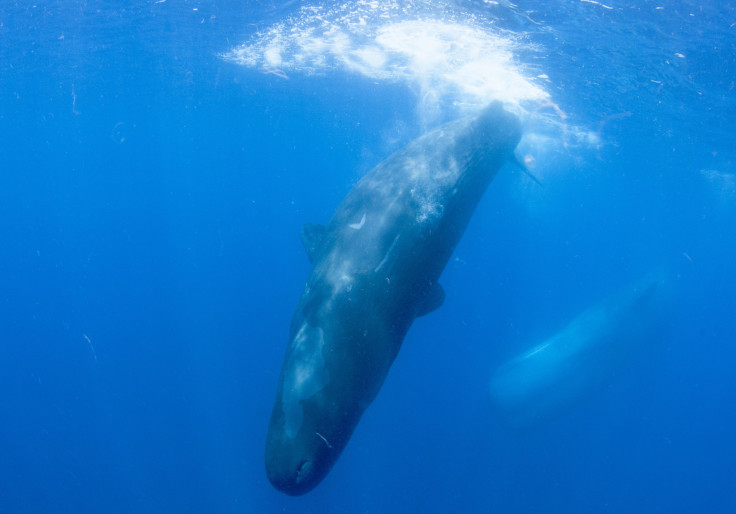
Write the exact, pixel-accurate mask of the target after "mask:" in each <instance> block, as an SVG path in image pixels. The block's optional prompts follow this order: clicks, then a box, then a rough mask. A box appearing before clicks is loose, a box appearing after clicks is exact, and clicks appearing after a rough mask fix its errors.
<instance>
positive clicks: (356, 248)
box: [266, 103, 521, 495]
mask: <svg viewBox="0 0 736 514" xmlns="http://www.w3.org/2000/svg"><path fill="white" fill-rule="evenodd" d="M520 134H521V129H520V124H519V121H518V119H517V118H516V117H515V116H514V115H512V114H511V113H509V112H507V111H505V110H504V109H503V108H502V106H501V105H500V103H493V104H491V105H489V106H488V107H486V108H485V109H484V110H483V111H482V112H481V113H480V114H479V115H477V116H474V117H469V118H464V119H460V120H457V121H454V122H451V123H448V124H445V125H442V126H440V127H439V128H437V129H435V130H433V131H431V132H429V133H427V134H425V135H424V136H422V137H420V138H418V139H416V140H415V141H413V142H411V143H409V145H407V146H406V147H404V148H403V149H401V150H399V151H397V152H396V153H394V154H393V155H391V156H390V157H388V158H387V159H386V160H385V161H383V162H382V163H380V164H379V165H378V166H376V167H375V168H374V169H373V170H371V171H370V172H369V173H368V174H367V175H366V176H365V177H363V178H362V179H361V180H360V181H359V182H358V184H357V185H356V186H355V187H354V188H353V189H352V190H351V191H350V192H349V193H348V195H347V196H346V197H345V199H344V200H343V201H342V203H341V204H340V205H339V206H338V207H337V210H336V211H335V213H334V215H333V217H332V219H331V220H330V222H329V224H328V225H327V226H326V227H321V226H315V225H306V226H305V227H304V229H303V230H302V240H303V242H304V245H305V248H306V249H307V253H308V255H309V258H310V259H311V261H312V269H311V271H310V274H309V277H308V279H307V283H306V285H305V287H304V292H303V293H302V296H301V299H300V301H299V304H298V306H297V309H296V312H295V314H294V318H293V320H292V323H291V332H290V342H289V345H288V348H287V350H286V355H285V357H284V362H283V367H282V370H281V376H280V379H279V385H278V391H277V393H276V401H275V403H274V407H273V412H272V414H271V422H270V425H269V428H268V435H267V441H266V472H267V475H268V478H269V480H270V481H271V483H272V484H273V485H274V486H275V487H276V488H277V489H279V490H280V491H283V492H284V493H286V494H290V495H300V494H304V493H306V492H308V491H310V490H311V489H312V488H314V487H315V486H316V485H317V484H319V483H320V482H321V481H322V479H323V478H324V477H325V476H326V475H327V473H328V472H329V470H330V469H331V468H332V466H333V464H334V463H335V461H336V460H337V458H338V457H339V455H340V453H341V452H342V450H343V449H344V447H345V445H346V444H347V442H348V439H349V438H350V436H351V434H352V433H353V430H354V429H355V427H356V425H357V423H358V421H359V420H360V417H361V415H362V414H363V412H364V411H365V409H366V408H367V407H368V405H369V404H370V403H371V402H372V401H373V399H374V398H375V396H376V394H377V393H378V390H379V389H380V388H381V385H382V384H383V381H384V379H385V378H386V374H387V373H388V370H389V367H390V366H391V363H392V362H393V361H394V359H395V358H396V355H397V354H398V352H399V348H400V347H401V343H402V341H403V339H404V336H405V335H406V332H407V331H408V330H409V327H410V326H411V324H412V322H413V321H414V318H416V317H417V316H421V315H423V314H426V313H428V312H431V311H432V310H434V309H436V308H437V307H439V306H440V305H441V304H442V301H443V299H444V292H443V290H442V288H441V287H440V286H439V284H437V279H438V278H439V276H440V273H441V272H442V270H443V268H444V267H445V264H447V261H448V259H449V258H450V256H451V254H452V252H453V250H454V248H455V245H456V244H457V242H458V240H459V239H460V237H461V236H462V234H463V232H464V230H465V227H466V226H467V223H468V221H469V220H470V217H471V216H472V214H473V211H474V210H475V207H476V205H477V204H478V201H479V200H480V198H481V196H482V195H483V192H484V191H485V190H486V188H487V186H488V184H489V183H490V182H491V180H492V179H493V177H494V176H495V174H496V172H497V171H498V170H499V168H500V167H501V166H502V165H503V164H504V162H505V161H506V160H507V159H508V158H509V157H510V156H512V155H513V151H514V148H515V147H516V145H517V143H518V142H519V139H520Z"/></svg>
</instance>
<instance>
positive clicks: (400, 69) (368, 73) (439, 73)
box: [223, 1, 549, 109]
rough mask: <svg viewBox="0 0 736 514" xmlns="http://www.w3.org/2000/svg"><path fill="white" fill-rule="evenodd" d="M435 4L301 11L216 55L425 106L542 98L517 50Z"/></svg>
mask: <svg viewBox="0 0 736 514" xmlns="http://www.w3.org/2000/svg"><path fill="white" fill-rule="evenodd" d="M448 7H449V4H443V3H441V2H421V3H420V2H417V3H415V2H411V1H404V2H368V1H356V2H349V3H346V4H343V5H340V6H337V7H331V8H327V7H324V6H308V7H303V8H302V9H301V10H300V11H299V12H298V14H297V15H296V16H294V17H291V18H289V19H287V20H285V21H283V22H280V23H277V24H275V25H273V26H271V27H270V28H268V29H267V30H265V31H262V32H259V33H257V34H255V35H254V36H253V37H252V38H251V39H250V40H249V41H248V42H246V43H244V44H242V45H240V46H237V47H235V48H233V49H232V50H231V51H229V52H228V53H226V54H225V55H223V57H224V58H225V59H227V60H230V61H233V62H236V63H238V64H241V65H244V66H248V67H252V68H258V69H262V70H264V71H277V72H280V73H282V74H285V73H286V74H292V73H295V74H298V73H302V74H324V73H328V72H330V71H336V70H343V71H348V72H351V73H355V74H358V75H361V76H364V77H366V78H369V79H372V80H379V81H387V82H394V83H396V82H398V83H405V84H407V85H408V86H410V87H411V88H412V89H414V90H415V91H416V92H417V94H418V97H419V98H420V99H422V101H424V102H426V101H427V99H428V98H429V99H433V101H434V102H444V103H446V104H455V105H459V106H465V107H466V108H468V109H471V108H473V107H477V106H481V105H485V104H486V103H488V102H489V101H490V100H501V101H503V102H505V103H506V104H507V105H509V106H511V107H517V108H518V107H520V106H521V105H522V104H524V103H526V102H543V101H546V100H547V99H548V98H549V95H548V94H547V92H546V91H545V90H544V89H543V88H542V87H541V86H540V85H539V84H538V83H537V82H539V81H540V80H539V79H538V78H537V75H538V74H539V73H529V74H528V75H529V76H526V75H525V74H524V73H523V69H522V68H523V67H522V66H521V65H520V64H519V63H517V62H516V61H515V58H514V51H515V50H516V49H517V48H519V46H520V45H521V43H520V42H519V41H517V40H516V38H515V36H514V35H513V34H510V33H502V32H501V31H499V30H492V27H491V24H490V23H489V22H485V24H481V23H479V22H478V21H477V20H476V19H475V17H474V16H473V15H471V14H468V13H462V12H452V13H449V14H448V11H449V8H448Z"/></svg>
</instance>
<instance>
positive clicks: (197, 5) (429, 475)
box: [0, 0, 736, 513]
mask: <svg viewBox="0 0 736 514" xmlns="http://www.w3.org/2000/svg"><path fill="white" fill-rule="evenodd" d="M734 41H736V7H734V6H733V5H731V3H730V2H722V3H716V2H709V3H707V4H705V5H702V4H700V3H697V2H691V1H685V2H676V3H675V2H653V1H641V2H619V1H603V2H596V1H592V0H582V1H579V2H559V1H542V2H538V1H535V2H531V1H519V2H516V3H515V4H514V3H510V2H506V1H502V0H499V1H498V2H495V1H493V2H491V1H483V2H462V1H455V2H451V1H446V2H440V1H432V2H411V1H406V2H401V1H398V2H366V1H360V0H359V1H357V2H353V3H337V4H308V3H302V2H286V3H275V2H266V1H262V2H260V1H252V2H251V1H248V2H227V3H224V4H223V3H222V2H213V1H184V0H182V1H175V0H164V1H161V0H159V1H149V2H132V3H129V4H127V6H126V7H120V6H117V5H114V4H113V3H110V2H86V1H78V0H72V1H65V2H60V1H47V2H43V1H39V2H37V3H35V4H33V3H21V2H5V3H3V4H2V5H0V43H1V44H0V163H1V164H0V219H1V220H2V221H0V240H2V244H1V245H0V305H1V306H2V308H1V309H0V337H1V338H2V339H1V340H0V390H2V391H3V393H1V394H0V459H1V460H0V462H1V463H2V464H0V512H2V513H5V512H7V513H35V512H44V513H46V512H75V513H81V512H90V513H96V512H145V513H148V512H151V513H153V512H336V513H337V512H339V513H344V512H397V513H398V512H550V513H551V512H565V513H571V512H586V513H587V512H668V513H671V512H724V513H725V512H734V511H736V499H735V498H734V495H733V492H732V487H733V484H734V482H735V481H736V443H734V442H733V437H732V434H733V432H734V429H736V410H734V409H733V403H734V400H736V395H735V394H734V393H735V392H736V375H734V373H733V371H732V365H731V363H732V362H733V360H734V358H735V357H736V350H734V346H733V344H734V342H736V326H735V325H734V319H735V318H736V270H735V268H734V262H736V260H735V259H736V223H734V222H735V221H736V169H735V168H734V164H735V162H736V155H735V154H734V145H735V143H736V138H735V137H734V135H735V134H736V131H735V129H734V126H733V120H734V119H736V92H735V91H734V83H735V81H736V57H735V56H736V45H735V43H734ZM494 98H499V99H501V100H502V101H503V102H504V103H505V105H507V107H508V108H509V109H511V110H513V111H514V112H516V113H517V114H518V115H519V117H520V118H521V119H522V123H523V126H524V134H525V135H524V139H523V140H522V143H521V144H520V147H519V155H520V156H521V157H522V158H523V159H524V160H525V161H526V162H527V164H528V165H529V167H530V169H531V171H532V172H533V173H534V174H535V175H536V176H537V177H538V178H539V179H540V181H541V182H542V183H543V186H542V187H540V186H538V185H537V184H535V183H534V182H532V181H531V180H529V179H528V178H527V177H526V176H525V175H524V174H522V173H520V172H519V169H518V168H517V167H515V166H511V165H510V166H506V167H505V168H504V169H502V170H501V172H500V173H499V175H498V176H497V177H496V179H495V180H494V182H493V183H492V185H491V187H490V189H489V190H488V191H487V193H486V195H485V197H484V199H483V201H482V203H481V205H480V206H479V208H478V209H477V211H476V213H475V215H474V217H473V220H472V222H471V224H470V226H469V227H468V229H467V231H466V233H465V235H464V237H463V239H462V241H461V243H460V245H459V246H458V247H457V249H456V252H455V256H454V257H453V259H452V260H451V262H450V263H449V264H448V266H447V268H446V269H445V272H444V274H443V276H442V284H443V286H444V289H445V291H446V293H447V298H446V300H445V304H444V305H443V306H442V307H441V308H440V309H439V310H437V311H435V312H434V313H432V314H431V315H429V316H426V317H424V318H420V319H418V320H417V321H416V322H415V324H414V326H413V327H412V329H411V331H410V332H409V335H408V336H407V338H406V340H405V341H404V345H403V347H402V350H401V352H400V354H399V357H398V358H397V360H396V361H395V363H394V365H393V367H392V369H391V372H390V373H389V376H388V379H387V380H386V382H385V384H384V386H383V388H382V390H381V392H380V394H379V395H378V398H377V399H376V401H375V402H374V403H373V404H372V405H371V407H370V408H369V409H368V410H367V411H366V414H365V415H364V417H363V419H362V420H361V423H360V424H359V426H358V428H357V430H356V432H355V434H354V435H353V437H352V440H351V441H350V443H349V444H348V447H347V449H346V450H345V452H344V454H343V455H342V457H341V458H340V460H339V461H338V463H337V464H336V466H335V468H334V469H333V470H332V472H331V474H330V475H329V476H328V477H327V479H326V480H325V481H324V483H322V484H321V485H320V486H319V487H318V488H317V489H315V490H314V491H313V492H311V493H309V494H308V495H306V496H304V497H299V498H291V497H287V496H284V495H283V494H281V493H279V492H278V491H276V490H275V489H273V488H272V487H271V485H270V484H269V482H268V480H267V478H266V475H265V472H264V464H263V451H264V442H265V434H266V429H267V425H268V419H269V416H270V410H271V407H272V404H273V400H274V395H275V390H276V385H277V380H278V374H279V371H280V366H281V362H282V358H283V354H284V350H285V348H286V344H287V342H288V330H289V323H290V320H291V316H292V313H293V310H294V308H295V306H296V303H297V301H298V299H299V295H300V292H301V289H302V287H303V284H304V280H305V278H306V276H307V273H308V270H309V262H308V259H307V257H306V254H305V252H304V250H303V248H302V245H301V242H300V239H299V230H300V227H301V226H302V224H303V223H305V222H315V223H316V222H321V223H326V222H327V221H328V220H329V217H330V216H331V213H332V212H333V210H334V208H335V207H336V206H337V205H338V203H339V202H340V200H341V199H342V198H343V197H344V195H345V194H346V193H347V191H348V190H349V189H350V188H351V187H352V186H353V185H354V184H355V183H356V182H357V180H358V179H359V178H360V177H361V176H362V175H363V174H364V173H366V172H367V171H368V170H370V169H371V168H372V167H373V166H374V165H376V164H377V163H378V162H380V161H381V160H382V159H383V158H385V157H386V156H388V155H389V154H390V153H391V152H392V151H394V150H396V149H398V148H400V147H401V146H402V145H404V144H406V143H407V142H409V141H410V140H411V139H412V138H414V137H416V136H418V135H420V134H421V133H422V132H424V131H425V130H427V129H428V128H431V127H433V126H435V125H438V124H439V123H441V122H443V121H446V120H449V119H453V118H455V117H458V116H460V115H464V114H467V113H469V112H472V111H473V110H474V109H476V108H477V107H479V106H480V105H482V104H483V103H485V102H487V101H490V100H492V99H494ZM655 268H657V269H659V268H666V269H667V270H668V271H669V272H670V273H671V276H672V279H671V282H672V283H671V287H672V291H673V300H672V307H671V310H672V316H671V319H670V321H669V324H668V328H667V330H666V331H664V332H663V333H662V335H661V340H659V341H656V342H655V343H654V344H653V345H652V346H651V347H648V348H643V349H642V351H641V355H636V356H635V358H633V359H631V362H630V364H629V365H628V366H627V367H625V368H624V369H622V370H621V371H620V372H619V376H617V377H616V379H615V380H613V381H612V382H611V383H610V384H609V385H608V386H607V387H606V388H605V389H604V390H602V391H599V392H598V393H597V394H595V395H594V396H591V397H590V398H588V399H587V400H586V401H585V402H582V403H581V404H580V405H578V406H576V407H575V408H574V409H572V410H570V411H569V412H565V413H561V414H560V416H558V417H556V418H555V419H553V420H551V421H549V422H548V423H546V424H544V425H542V426H539V427H536V428H534V429H532V430H528V431H522V432H514V431H511V430H508V429H506V428H504V426H503V425H502V424H501V423H500V422H499V420H498V419H497V416H496V415H495V414H494V411H493V408H492V406H491V404H490V399H489V395H488V382H489V379H490V377H491V376H492V374H493V371H494V370H495V369H496V368H497V367H498V366H499V365H501V364H502V363H503V362H505V361H507V360H508V359H510V358H512V357H513V356H515V355H517V354H519V353H521V352H523V351H525V350H526V349H528V348H529V347H531V346H532V345H533V344H536V343H537V342H540V341H542V340H544V339H545V338H547V337H549V336H550V335H552V334H554V333H555V332H556V331H558V330H560V329H561V328H562V327H564V326H565V324H566V323H567V322H569V321H570V320H571V319H573V318H574V317H575V316H576V315H577V314H578V313H579V312H580V311H582V310H584V309H586V308H588V307H589V306H590V305H592V304H594V303H596V302H597V301H599V300H600V298H602V297H605V296H606V295H607V294H608V293H610V292H611V291H612V290H615V289H616V288H617V287H619V286H621V285H623V284H626V283H628V282H630V281H632V280H635V279H637V278H639V277H641V276H642V275H644V274H646V273H648V272H650V271H651V270H652V269H655Z"/></svg>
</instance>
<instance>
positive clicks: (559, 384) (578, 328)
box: [490, 273, 670, 428]
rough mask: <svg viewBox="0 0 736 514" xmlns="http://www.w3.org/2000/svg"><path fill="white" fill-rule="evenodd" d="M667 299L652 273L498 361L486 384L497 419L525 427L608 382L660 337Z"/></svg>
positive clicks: (660, 277) (664, 284) (661, 278)
mask: <svg viewBox="0 0 736 514" xmlns="http://www.w3.org/2000/svg"><path fill="white" fill-rule="evenodd" d="M669 301H670V298H669V287H667V282H666V281H665V280H664V275H662V274H659V273H654V274H652V275H650V276H647V277H645V278H644V279H641V280H639V281H638V282H635V283H633V284H629V285H628V286H627V287H625V288H623V289H621V290H620V291H618V292H617V293H615V294H613V295H612V296H610V297H608V298H606V299H605V300H604V301H603V302H601V303H600V304H598V305H596V306H594V307H592V308H590V309H588V310H586V311H584V312H583V313H581V314H579V315H578V316H577V317H576V318H575V319H573V320H572V321H571V322H570V323H569V324H568V325H567V326H566V327H565V328H564V329H562V330H561V331H560V332H558V333H557V334H555V335H554V336H552V337H550V338H549V339H547V340H545V341H544V342H542V343H540V344H538V345H536V346H534V347H533V348H532V349H530V350H528V351H526V352H524V353H522V354H521V355H519V356H517V357H515V358H513V359H511V360H510V361H508V362H507V363H506V364H503V365H502V366H501V367H499V368H498V370H497V371H496V373H495V374H494V375H493V377H492V378H491V383H490V393H491V399H492V400H493V404H494V406H495V409H496V412H497V413H498V414H499V416H500V418H501V419H502V421H503V422H504V423H505V424H506V425H507V426H509V427H511V428H530V427H532V426H535V425H538V424H540V423H542V422H545V421H548V420H549V419H551V418H553V417H555V416H556V415H558V414H560V413H563V412H565V411H567V410H568V409H569V408H571V407H573V406H574V405H576V404H577V403H578V402H580V401H581V400H584V399H585V398H587V397H588V396H590V395H592V394H593V393H595V392H596V391H598V390H599V389H600V388H601V387H603V386H605V385H606V384H608V383H609V382H610V381H611V380H612V379H613V378H614V376H615V374H616V373H617V372H618V371H619V370H620V369H621V368H622V366H624V365H625V364H626V363H627V362H628V361H629V359H631V358H632V357H633V356H635V355H637V354H640V353H642V352H644V351H646V350H647V349H648V348H650V347H651V346H652V345H653V344H654V343H655V342H656V341H659V340H661V339H662V338H663V333H664V326H665V322H666V320H667V312H668V306H669Z"/></svg>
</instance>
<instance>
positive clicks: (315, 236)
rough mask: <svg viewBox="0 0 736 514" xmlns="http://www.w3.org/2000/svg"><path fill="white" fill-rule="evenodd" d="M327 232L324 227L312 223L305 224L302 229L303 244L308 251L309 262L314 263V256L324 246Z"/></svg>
mask: <svg viewBox="0 0 736 514" xmlns="http://www.w3.org/2000/svg"><path fill="white" fill-rule="evenodd" d="M326 230H327V229H325V226H324V225H313V224H312V223H305V224H304V226H303V227H302V234H301V235H302V244H303V245H304V249H305V250H306V251H307V256H308V257H309V262H314V256H315V255H317V252H318V251H319V249H320V247H321V246H322V242H323V241H324V238H325V232H326Z"/></svg>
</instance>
